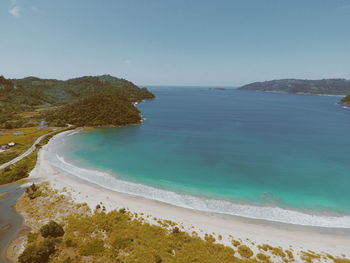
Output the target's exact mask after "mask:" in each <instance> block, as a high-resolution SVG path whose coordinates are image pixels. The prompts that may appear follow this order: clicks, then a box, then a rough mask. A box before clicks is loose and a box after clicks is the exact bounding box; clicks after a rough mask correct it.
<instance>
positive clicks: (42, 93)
mask: <svg viewBox="0 0 350 263" xmlns="http://www.w3.org/2000/svg"><path fill="white" fill-rule="evenodd" d="M99 94H113V96H114V97H117V98H118V99H119V100H121V101H124V103H126V102H129V103H130V104H131V103H132V102H137V101H141V100H144V99H150V98H154V95H153V94H152V93H151V92H149V91H148V90H147V89H145V88H139V87H137V86H136V85H134V84H133V83H131V82H129V81H127V80H124V79H119V78H115V77H112V76H109V75H103V76H96V77H91V76H88V77H81V78H75V79H70V80H66V81H63V80H55V79H39V78H35V77H28V78H23V79H12V80H7V79H5V78H4V77H2V76H1V77H0V126H2V128H16V127H23V126H33V125H34V124H35V123H36V124H37V123H38V122H39V121H40V120H42V115H41V114H40V113H42V112H43V111H45V110H46V109H50V108H52V107H56V106H62V105H66V104H67V103H71V102H73V101H76V100H79V99H83V98H87V97H90V96H95V95H99ZM90 110H91V109H90ZM0 128H1V127H0Z"/></svg>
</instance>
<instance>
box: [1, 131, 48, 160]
mask: <svg viewBox="0 0 350 263" xmlns="http://www.w3.org/2000/svg"><path fill="white" fill-rule="evenodd" d="M51 131H52V129H51V128H40V127H29V128H18V129H7V130H0V145H2V144H7V143H9V142H15V143H16V145H15V146H14V147H11V148H10V149H8V150H6V152H2V153H0V164H4V163H6V162H8V161H11V160H12V159H14V158H16V157H17V156H19V155H21V154H22V153H24V152H25V151H26V150H28V148H29V147H30V146H32V145H33V143H34V141H35V140H36V139H37V138H38V137H40V136H42V135H44V134H47V133H49V132H51Z"/></svg>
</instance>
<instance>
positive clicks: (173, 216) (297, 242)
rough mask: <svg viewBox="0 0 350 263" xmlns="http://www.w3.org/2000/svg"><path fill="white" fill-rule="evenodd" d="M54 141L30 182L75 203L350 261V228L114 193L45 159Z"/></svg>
mask: <svg viewBox="0 0 350 263" xmlns="http://www.w3.org/2000/svg"><path fill="white" fill-rule="evenodd" d="M60 136H64V135H62V134H61V135H60ZM54 143H55V138H53V139H52V140H51V141H50V143H49V144H48V145H46V146H44V147H43V149H42V150H41V151H40V152H39V156H38V163H37V165H36V167H35V168H34V170H33V171H32V173H31V175H30V177H29V179H30V180H31V181H35V182H37V181H38V182H41V181H48V182H49V183H50V184H51V186H52V187H53V188H55V189H58V190H61V189H63V188H66V189H67V190H68V191H69V192H70V193H71V195H72V197H73V199H74V200H75V201H77V202H80V203H82V202H86V203H87V204H88V205H89V206H90V207H91V208H92V209H94V208H95V207H96V205H97V204H99V203H100V202H102V203H103V205H104V206H105V207H106V209H107V211H110V210H113V209H119V208H127V209H129V210H130V211H131V212H137V213H144V214H145V215H151V216H152V218H153V217H156V218H159V219H168V220H172V221H174V222H176V223H178V224H180V225H182V226H183V227H184V229H185V230H186V231H188V232H192V231H196V232H198V233H199V234H200V235H201V236H203V235H204V233H208V234H211V233H215V235H216V236H217V235H219V234H220V235H222V237H223V239H222V241H220V242H222V243H224V244H226V245H230V241H231V240H232V238H231V237H230V235H232V236H233V237H234V239H236V240H237V239H241V240H243V243H245V244H247V245H249V246H250V247H251V248H252V249H253V250H255V251H257V248H256V247H255V246H254V245H252V243H251V242H254V243H255V244H256V245H259V244H265V243H268V244H270V245H272V246H280V247H282V248H284V249H288V248H292V249H293V250H294V251H295V252H299V251H301V250H304V251H306V250H312V251H314V252H317V253H330V254H332V255H334V256H341V255H342V254H345V255H346V257H347V258H349V257H350V230H349V229H346V230H345V229H329V228H328V229H327V228H316V227H305V226H303V227H302V226H295V225H290V224H282V223H273V222H269V221H264V220H255V219H254V220H253V219H246V218H241V217H236V216H229V215H223V214H214V213H207V212H201V211H196V210H192V209H187V208H181V207H177V206H174V205H170V204H166V203H162V202H159V201H155V200H150V199H146V198H142V197H137V196H132V195H128V194H123V193H118V192H115V191H111V190H108V189H105V188H102V187H100V186H98V185H95V184H92V183H89V182H87V181H84V180H81V179H79V178H77V177H75V176H74V175H71V174H69V173H68V172H66V171H63V170H61V169H59V168H57V167H54V166H52V165H51V164H50V163H49V162H48V161H47V160H46V158H47V156H48V155H49V151H48V149H49V147H51V146H52V145H53V144H54ZM247 239H249V241H248V240H247ZM298 262H299V260H298ZM322 262H325V261H322Z"/></svg>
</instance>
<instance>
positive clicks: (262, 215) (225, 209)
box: [45, 136, 350, 228]
mask: <svg viewBox="0 0 350 263" xmlns="http://www.w3.org/2000/svg"><path fill="white" fill-rule="evenodd" d="M58 137H61V136H58ZM55 139H57V137H56V138H55ZM60 143H62V142H60ZM60 143H59V144H60ZM49 146H50V147H49V149H48V151H47V152H46V153H45V159H46V160H45V161H48V162H49V163H50V164H51V165H53V166H55V167H57V168H59V169H61V170H63V171H65V172H67V173H69V174H70V175H73V176H76V177H78V178H80V179H82V180H85V181H88V182H90V183H94V184H97V185H99V186H101V187H104V188H106V189H109V190H113V191H116V192H120V193H126V194H131V195H135V196H140V197H144V198H148V199H153V200H157V201H161V202H165V203H168V204H172V205H176V206H179V207H184V208H190V209H195V210H200V211H205V212H214V213H221V214H228V215H234V216H241V217H247V218H252V219H262V220H268V221H274V222H281V223H288V224H295V225H303V226H317V227H329V228H350V216H345V215H344V216H340V215H339V216H329V215H314V214H311V213H305V212H302V211H296V210H288V209H284V208H280V207H269V206H254V205H248V204H247V205H246V204H237V203H234V202H230V201H226V200H216V199H209V198H205V197H199V196H192V195H186V194H179V193H175V192H172V191H168V190H163V189H158V188H155V187H151V186H147V185H142V184H137V183H132V182H127V181H124V180H119V179H117V178H115V177H114V176H113V175H111V174H109V173H107V172H102V171H98V170H93V169H87V168H82V167H78V166H76V165H73V164H71V163H69V162H67V161H66V160H65V159H64V157H62V156H60V155H59V154H57V152H56V151H55V147H54V145H53V142H50V145H49ZM51 146H53V147H51Z"/></svg>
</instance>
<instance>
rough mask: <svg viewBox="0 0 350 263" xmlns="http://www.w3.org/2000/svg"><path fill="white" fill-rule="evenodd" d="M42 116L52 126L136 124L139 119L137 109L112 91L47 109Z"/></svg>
mask: <svg viewBox="0 0 350 263" xmlns="http://www.w3.org/2000/svg"><path fill="white" fill-rule="evenodd" d="M44 118H45V119H46V120H47V121H48V122H49V123H51V125H53V126H63V125H65V124H67V123H69V124H72V125H76V126H104V125H115V126H119V125H126V124H136V123H139V122H140V121H141V116H140V113H139V110H138V109H137V108H136V107H135V106H134V104H132V103H131V102H130V101H127V100H124V99H121V98H120V96H118V95H117V94H113V93H103V94H96V95H93V96H90V97H87V98H83V99H80V100H77V101H74V102H72V103H69V104H67V105H65V106H63V107H61V108H59V109H54V110H52V111H48V112H47V113H45V114H44Z"/></svg>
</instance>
